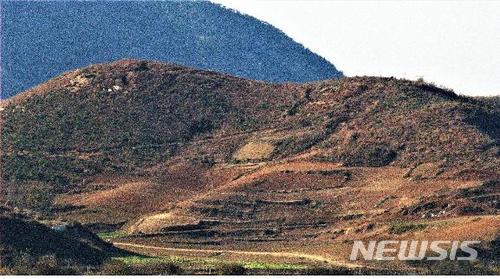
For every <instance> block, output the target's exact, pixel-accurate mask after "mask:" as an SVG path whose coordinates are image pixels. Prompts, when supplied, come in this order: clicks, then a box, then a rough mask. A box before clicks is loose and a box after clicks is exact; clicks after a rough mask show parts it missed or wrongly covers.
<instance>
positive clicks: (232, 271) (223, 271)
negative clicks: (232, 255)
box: [217, 263, 247, 275]
mask: <svg viewBox="0 0 500 279" xmlns="http://www.w3.org/2000/svg"><path fill="white" fill-rule="evenodd" d="M217 270H218V273H219V274H220V275H244V274H246V272H247V270H246V268H245V267H244V266H243V265H241V264H237V263H226V264H221V265H220V266H219V267H218V268H217Z"/></svg>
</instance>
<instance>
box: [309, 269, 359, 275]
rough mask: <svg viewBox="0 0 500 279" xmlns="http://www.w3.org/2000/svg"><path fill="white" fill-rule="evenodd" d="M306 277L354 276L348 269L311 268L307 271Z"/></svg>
mask: <svg viewBox="0 0 500 279" xmlns="http://www.w3.org/2000/svg"><path fill="white" fill-rule="evenodd" d="M305 274H306V275H350V274H353V272H352V271H351V270H349V269H348V268H342V267H337V268H327V267H311V268H308V269H306V271H305Z"/></svg>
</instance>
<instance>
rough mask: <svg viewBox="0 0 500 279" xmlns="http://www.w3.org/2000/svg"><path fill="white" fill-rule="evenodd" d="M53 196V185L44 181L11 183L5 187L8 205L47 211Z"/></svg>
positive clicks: (50, 208)
mask: <svg viewBox="0 0 500 279" xmlns="http://www.w3.org/2000/svg"><path fill="white" fill-rule="evenodd" d="M54 197H55V193H54V187H53V186H52V185H50V184H48V183H44V182H38V181H28V182H20V183H11V184H10V185H9V186H8V188H7V203H8V204H9V205H11V206H15V207H20V208H25V209H30V210H34V211H38V212H42V213H48V212H50V211H51V210H52V205H53V203H54Z"/></svg>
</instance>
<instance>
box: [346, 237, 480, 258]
mask: <svg viewBox="0 0 500 279" xmlns="http://www.w3.org/2000/svg"><path fill="white" fill-rule="evenodd" d="M479 243H481V241H448V240H436V241H426V240H422V241H420V240H411V241H409V240H382V241H374V240H373V241H368V242H364V241H360V240H356V241H354V244H353V246H352V251H351V256H350V257H349V259H350V260H351V261H355V260H358V258H360V257H359V256H361V257H362V258H363V259H365V260H367V261H372V260H382V261H392V260H396V259H397V260H401V261H418V260H428V261H442V260H448V259H449V260H457V261H473V260H475V259H476V258H477V251H476V249H474V248H472V247H471V246H473V245H476V244H479ZM445 247H446V248H448V249H445ZM459 250H460V251H461V253H460V254H459V255H460V256H457V252H458V251H459ZM429 252H431V253H429ZM432 252H433V253H432Z"/></svg>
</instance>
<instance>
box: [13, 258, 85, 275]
mask: <svg viewBox="0 0 500 279" xmlns="http://www.w3.org/2000/svg"><path fill="white" fill-rule="evenodd" d="M9 271H10V273H11V274H17V275H74V274H77V273H78V271H77V268H76V267H75V266H74V265H72V264H71V263H65V262H63V261H61V260H60V259H58V258H57V257H56V256H55V255H43V256H40V257H38V258H36V257H33V256H31V255H29V254H27V253H21V254H18V255H17V256H16V257H14V260H13V263H12V266H11V267H10V269H9Z"/></svg>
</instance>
